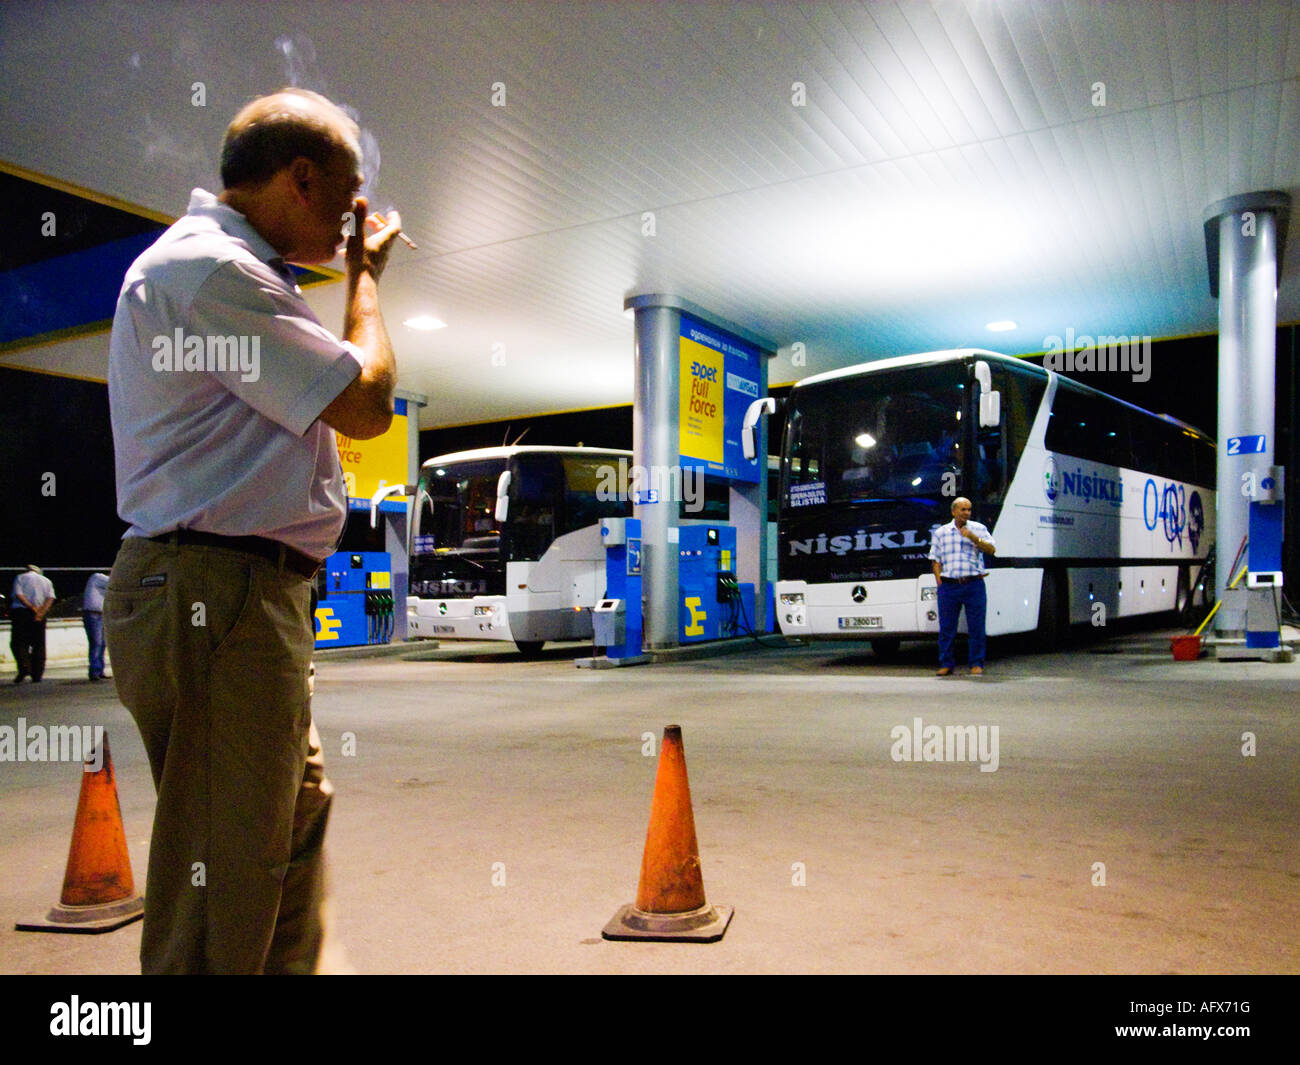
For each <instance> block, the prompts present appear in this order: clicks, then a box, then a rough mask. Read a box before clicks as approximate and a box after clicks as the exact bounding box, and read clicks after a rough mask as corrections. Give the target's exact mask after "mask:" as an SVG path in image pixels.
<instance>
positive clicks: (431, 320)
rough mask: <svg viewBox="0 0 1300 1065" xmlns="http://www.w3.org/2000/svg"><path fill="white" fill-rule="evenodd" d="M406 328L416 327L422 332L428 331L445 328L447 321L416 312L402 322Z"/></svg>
mask: <svg viewBox="0 0 1300 1065" xmlns="http://www.w3.org/2000/svg"><path fill="white" fill-rule="evenodd" d="M402 325H404V326H406V328H408V329H418V330H420V332H422V333H429V332H432V331H433V330H435V329H446V328H447V323H446V322H444V321H443V320H442V319H441V318H435V317H434V316H433V315H431V314H418V315H416V316H415V317H414V318H408V319H406V321H404V322H403V323H402Z"/></svg>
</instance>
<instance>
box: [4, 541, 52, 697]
mask: <svg viewBox="0 0 1300 1065" xmlns="http://www.w3.org/2000/svg"><path fill="white" fill-rule="evenodd" d="M52 606H54V585H53V584H51V583H50V579H49V578H48V577H47V576H45V574H43V573H42V572H41V567H40V566H28V567H27V570H26V572H25V573H20V574H18V576H17V577H15V578H14V587H13V595H12V596H11V597H10V602H9V617H10V620H11V621H12V623H13V629H12V631H11V632H10V634H9V647H10V648H11V649H12V651H13V653H14V662H16V663H17V665H18V676H16V677H14V683H15V684H20V683H22V680H23V678H24V677H31V678H32V683H34V684H39V683H40V680H41V677H43V676H44V675H45V615H46V614H48V613H49V612H50V608H51V607H52Z"/></svg>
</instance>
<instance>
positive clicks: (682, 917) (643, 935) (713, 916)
mask: <svg viewBox="0 0 1300 1065" xmlns="http://www.w3.org/2000/svg"><path fill="white" fill-rule="evenodd" d="M735 912H736V911H735V910H734V909H732V907H730V906H707V905H706V906H701V907H700V908H699V909H698V910H688V911H687V912H685V913H647V912H646V911H645V910H638V909H637V908H636V907H635V906H632V905H627V906H623V907H621V908H620V909H619V911H618V913H616V914H614V916H613V917H612V918H611V919H610V922H609V924H607V925H606V926H605V927H604V928H603V929H602V930H601V933H600V934H601V936H602V937H603V938H605V939H618V940H639V939H657V940H660V941H661V942H666V943H716V942H717V941H718V940H719V939H721V938H722V936H723V933H724V932H726V930H727V925H729V924H730V923H731V916H732V914H734V913H735Z"/></svg>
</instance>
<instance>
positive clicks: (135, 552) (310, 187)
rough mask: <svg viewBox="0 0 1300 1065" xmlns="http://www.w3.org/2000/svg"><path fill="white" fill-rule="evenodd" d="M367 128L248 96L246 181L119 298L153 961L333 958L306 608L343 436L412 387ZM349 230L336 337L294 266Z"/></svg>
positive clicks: (130, 701)
mask: <svg viewBox="0 0 1300 1065" xmlns="http://www.w3.org/2000/svg"><path fill="white" fill-rule="evenodd" d="M359 135H360V131H359V130H358V128H357V125H356V123H355V122H353V121H352V120H351V119H350V118H349V117H348V116H347V115H346V114H344V113H343V112H342V111H341V110H340V109H339V108H337V107H336V106H335V105H334V104H332V103H331V102H330V101H328V100H326V99H325V98H324V97H323V96H319V95H317V94H316V93H309V92H304V91H302V90H297V89H286V90H283V91H281V92H278V93H275V94H273V95H271V96H266V97H261V98H259V99H256V100H254V101H253V102H252V103H250V104H248V105H247V106H246V107H244V108H243V109H242V110H241V111H240V112H239V114H238V115H236V116H235V118H234V120H233V121H232V122H231V124H230V126H229V128H228V129H227V130H226V136H225V140H224V142H223V144H222V151H221V180H222V184H223V186H224V191H223V192H222V193H221V195H220V196H213V195H212V194H211V193H208V192H205V191H203V190H202V189H195V190H194V191H193V192H192V193H191V196H190V206H189V212H188V213H187V214H186V215H185V216H184V217H183V218H181V219H180V220H179V221H178V222H176V224H175V225H173V226H172V227H171V228H170V229H168V230H167V232H166V233H164V234H163V235H162V236H161V237H160V238H159V239H158V241H157V243H155V244H154V245H153V246H152V247H151V248H149V249H148V250H146V251H145V252H144V254H143V255H141V256H140V258H139V259H137V260H136V261H135V262H134V263H133V264H132V266H131V268H130V270H129V271H128V272H127V275H126V279H125V281H124V283H123V286H122V291H121V295H120V297H119V299H118V305H117V313H116V315H115V317H114V320H113V334H112V340H111V343H110V349H109V373H108V384H109V406H110V411H111V414H112V422H113V440H114V446H115V451H116V459H117V498H118V513H119V514H120V515H121V517H122V518H123V519H124V520H125V521H127V522H128V523H129V524H130V526H131V527H130V529H128V531H127V534H126V536H125V537H124V539H123V543H122V547H121V549H120V551H119V552H118V556H117V561H116V563H115V564H114V566H113V572H112V576H111V579H110V581H109V586H108V591H107V593H106V595H105V599H104V626H105V630H106V635H107V637H108V648H109V652H110V653H111V655H112V659H113V673H114V676H115V678H116V681H117V690H118V695H119V697H120V698H121V700H122V702H123V704H124V705H125V706H126V707H127V709H128V710H130V712H131V715H132V717H134V718H135V721H136V724H137V726H138V727H139V729H140V735H141V738H142V739H143V741H144V746H145V750H146V752H147V753H148V756H149V764H150V767H151V769H152V771H153V778H154V784H155V787H156V788H157V793H158V801H157V806H156V810H155V815H154V828H153V838H152V841H151V844H150V849H149V866H148V881H147V888H146V892H145V913H144V928H143V931H142V937H141V944H140V959H141V965H142V968H143V970H144V972H145V973H261V972H267V973H311V972H313V971H315V969H316V967H317V964H318V961H319V958H320V953H321V943H322V939H323V934H324V930H323V920H322V914H321V911H322V906H323V895H324V858H323V850H322V848H323V844H324V836H325V825H326V820H327V817H328V812H329V805H330V795H331V793H332V789H331V787H330V785H329V782H328V781H327V780H326V779H325V776H324V768H323V762H322V759H321V756H320V741H319V737H318V736H317V735H316V730H315V726H314V725H313V724H312V720H311V702H310V696H309V693H308V667H309V664H310V660H311V652H312V644H313V634H314V626H313V623H312V619H311V616H310V614H309V612H308V604H309V601H310V596H311V583H312V577H313V575H314V574H315V572H316V570H317V569H318V568H319V565H320V562H321V560H322V559H324V558H325V557H326V556H327V555H328V554H329V553H330V552H331V550H332V549H333V546H334V544H335V543H336V542H337V540H338V536H339V532H340V531H341V529H342V527H343V522H344V518H345V516H346V507H347V500H346V495H345V491H344V486H343V477H342V472H341V470H340V467H339V459H338V453H337V448H336V443H335V438H334V433H333V431H332V430H335V429H336V430H338V431H339V432H340V433H343V434H345V435H347V436H351V437H355V438H357V439H362V440H364V439H369V438H372V437H375V436H378V435H380V434H381V433H383V432H384V431H385V430H386V429H387V428H388V425H389V423H390V422H391V420H392V417H393V389H394V385H395V381H396V365H395V363H394V359H393V350H392V346H391V344H390V342H389V339H388V333H387V331H386V329H385V327H384V322H383V318H382V317H381V315H380V311H379V291H378V281H379V276H380V274H381V273H382V272H383V268H384V264H385V262H386V261H387V258H388V253H389V250H390V247H391V245H392V241H393V240H394V238H395V237H396V236H397V234H398V232H399V231H400V229H401V223H400V220H399V219H398V217H397V215H396V213H395V212H394V213H392V214H390V215H389V216H388V217H387V218H384V219H379V218H378V217H372V218H370V219H367V217H366V211H367V203H366V200H365V199H364V198H363V197H359V196H358V195H357V192H358V190H359V189H360V187H361V180H362V178H361V164H362V159H361V148H360V141H359ZM366 221H370V222H371V224H372V225H374V226H376V227H379V228H378V231H377V232H374V233H372V234H371V235H370V236H369V237H367V236H366V229H365V223H366ZM349 234H350V235H349ZM345 235H347V236H348V240H347V251H346V259H347V281H346V286H347V288H346V293H345V304H344V314H343V339H342V340H340V339H338V338H337V337H335V336H334V335H333V334H332V333H331V332H330V331H329V330H328V329H326V328H325V327H324V326H323V325H322V324H321V323H320V322H319V321H318V320H317V318H316V316H315V315H314V314H313V313H312V311H311V309H310V308H309V307H308V306H307V304H306V303H305V302H304V300H303V298H302V293H301V292H300V291H299V289H298V286H297V284H296V283H295V280H294V273H293V271H292V270H291V269H290V267H289V264H290V263H300V264H304V265H308V264H319V263H327V262H329V261H330V260H331V259H333V258H334V256H335V254H336V249H337V248H338V246H339V244H340V242H341V241H342V240H343V239H344V237H345ZM173 338H174V339H173ZM182 349H183V350H182ZM235 352H238V357H236V355H235ZM214 355H221V356H223V358H221V359H220V360H214ZM250 355H251V356H253V357H248V356H250ZM172 356H174V358H173V357H172ZM225 356H229V364H227V362H226V361H225V358H224V357H225Z"/></svg>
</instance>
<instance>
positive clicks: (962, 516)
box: [952, 496, 971, 529]
mask: <svg viewBox="0 0 1300 1065" xmlns="http://www.w3.org/2000/svg"><path fill="white" fill-rule="evenodd" d="M970 512H971V505H970V500H969V499H967V498H966V497H965V496H958V497H957V498H956V499H954V500H953V501H952V520H953V521H954V522H956V523H957V528H959V529H960V528H961V527H962V526H963V525H965V524H966V522H967V521H969V520H970Z"/></svg>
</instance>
